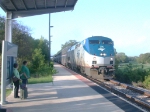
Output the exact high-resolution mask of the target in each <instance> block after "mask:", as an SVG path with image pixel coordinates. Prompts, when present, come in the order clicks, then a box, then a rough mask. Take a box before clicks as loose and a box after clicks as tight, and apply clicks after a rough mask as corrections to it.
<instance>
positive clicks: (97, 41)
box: [89, 40, 100, 44]
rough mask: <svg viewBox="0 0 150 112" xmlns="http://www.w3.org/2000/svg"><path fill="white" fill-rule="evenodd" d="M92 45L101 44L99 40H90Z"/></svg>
mask: <svg viewBox="0 0 150 112" xmlns="http://www.w3.org/2000/svg"><path fill="white" fill-rule="evenodd" d="M89 43H90V44H99V43H100V42H99V40H89Z"/></svg>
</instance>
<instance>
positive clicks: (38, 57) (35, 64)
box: [32, 48, 45, 71]
mask: <svg viewBox="0 0 150 112" xmlns="http://www.w3.org/2000/svg"><path fill="white" fill-rule="evenodd" d="M44 62H45V56H44V55H42V49H41V48H39V49H35V50H34V52H33V54H32V68H33V69H34V70H35V71H36V70H39V69H40V68H41V67H43V66H44V65H45V63H44Z"/></svg>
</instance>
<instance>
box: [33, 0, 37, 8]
mask: <svg viewBox="0 0 150 112" xmlns="http://www.w3.org/2000/svg"><path fill="white" fill-rule="evenodd" d="M33 2H34V7H35V9H37V6H36V1H35V0H33Z"/></svg>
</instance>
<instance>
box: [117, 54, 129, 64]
mask: <svg viewBox="0 0 150 112" xmlns="http://www.w3.org/2000/svg"><path fill="white" fill-rule="evenodd" d="M116 59H117V61H118V62H123V63H125V62H128V57H127V56H126V55H125V53H118V54H116Z"/></svg>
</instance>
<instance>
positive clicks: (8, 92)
mask: <svg viewBox="0 0 150 112" xmlns="http://www.w3.org/2000/svg"><path fill="white" fill-rule="evenodd" d="M11 92H12V89H6V97H7V96H9V95H10V94H11ZM0 96H1V91H0ZM0 100H1V97H0Z"/></svg>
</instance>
